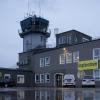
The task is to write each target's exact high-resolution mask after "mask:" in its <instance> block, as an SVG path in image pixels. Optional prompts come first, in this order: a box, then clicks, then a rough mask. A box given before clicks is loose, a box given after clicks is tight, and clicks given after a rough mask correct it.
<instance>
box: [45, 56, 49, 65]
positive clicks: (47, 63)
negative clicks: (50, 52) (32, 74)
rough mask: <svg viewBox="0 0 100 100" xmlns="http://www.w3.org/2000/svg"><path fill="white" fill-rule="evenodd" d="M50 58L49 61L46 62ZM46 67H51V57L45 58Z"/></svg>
mask: <svg viewBox="0 0 100 100" xmlns="http://www.w3.org/2000/svg"><path fill="white" fill-rule="evenodd" d="M47 58H48V61H47V60H46V59H47ZM45 66H50V57H45Z"/></svg>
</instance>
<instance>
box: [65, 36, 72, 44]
mask: <svg viewBox="0 0 100 100" xmlns="http://www.w3.org/2000/svg"><path fill="white" fill-rule="evenodd" d="M66 39H67V44H71V42H72V39H71V35H67V37H66Z"/></svg>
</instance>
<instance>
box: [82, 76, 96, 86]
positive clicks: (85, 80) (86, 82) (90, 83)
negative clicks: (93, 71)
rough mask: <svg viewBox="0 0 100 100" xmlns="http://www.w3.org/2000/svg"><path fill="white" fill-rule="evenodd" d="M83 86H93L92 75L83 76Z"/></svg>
mask: <svg viewBox="0 0 100 100" xmlns="http://www.w3.org/2000/svg"><path fill="white" fill-rule="evenodd" d="M85 86H88V87H89V86H94V87H95V80H94V79H93V77H92V76H84V78H83V79H82V87H85Z"/></svg>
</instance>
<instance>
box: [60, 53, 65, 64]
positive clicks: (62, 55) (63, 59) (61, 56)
mask: <svg viewBox="0 0 100 100" xmlns="http://www.w3.org/2000/svg"><path fill="white" fill-rule="evenodd" d="M60 64H65V54H60Z"/></svg>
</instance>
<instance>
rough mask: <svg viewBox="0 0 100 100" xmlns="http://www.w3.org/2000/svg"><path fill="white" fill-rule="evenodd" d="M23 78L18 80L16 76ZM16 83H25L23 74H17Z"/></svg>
mask: <svg viewBox="0 0 100 100" xmlns="http://www.w3.org/2000/svg"><path fill="white" fill-rule="evenodd" d="M19 77H20V78H23V81H22V79H20V81H19V80H18V78H19ZM17 83H18V84H24V83H25V75H17Z"/></svg>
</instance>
